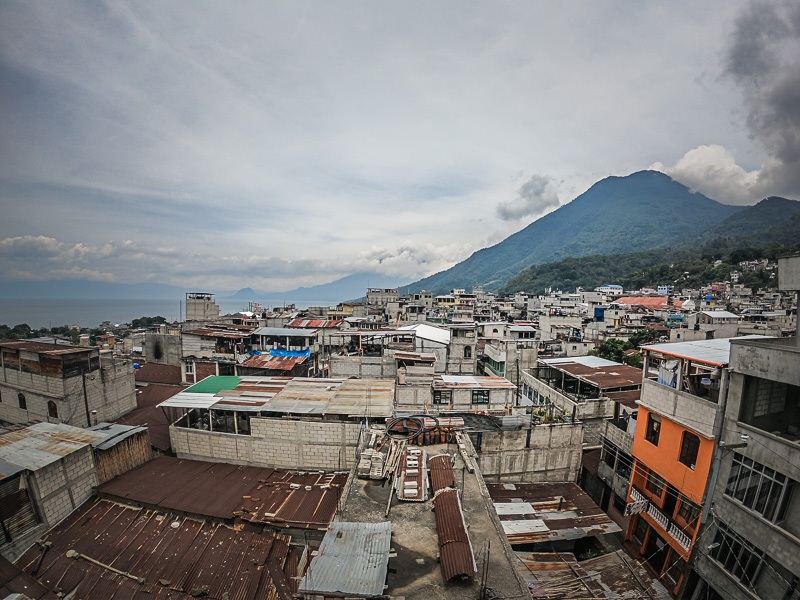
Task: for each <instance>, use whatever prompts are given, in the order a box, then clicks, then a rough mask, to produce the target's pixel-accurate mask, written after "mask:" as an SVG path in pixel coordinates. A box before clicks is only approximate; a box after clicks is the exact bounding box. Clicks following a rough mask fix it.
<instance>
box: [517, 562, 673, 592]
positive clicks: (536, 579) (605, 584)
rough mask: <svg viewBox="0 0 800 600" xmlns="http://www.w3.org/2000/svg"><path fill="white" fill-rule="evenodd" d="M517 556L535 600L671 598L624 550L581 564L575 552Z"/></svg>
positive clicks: (521, 573)
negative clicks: (544, 599) (627, 557)
mask: <svg viewBox="0 0 800 600" xmlns="http://www.w3.org/2000/svg"><path fill="white" fill-rule="evenodd" d="M515 554H516V555H517V558H518V559H519V560H518V561H516V562H515V563H514V564H516V566H517V571H518V572H519V574H520V576H521V577H522V578H523V580H525V582H526V583H527V584H528V587H529V589H530V591H531V594H532V596H533V597H534V598H548V599H549V600H573V599H574V598H608V599H612V598H613V599H618V598H643V599H648V600H668V599H669V598H670V595H669V592H668V591H667V589H666V588H665V587H664V586H663V585H661V583H659V581H658V580H656V579H654V578H653V576H652V575H651V574H650V572H649V571H648V570H647V569H646V568H645V567H644V566H643V565H642V564H640V563H639V562H638V561H635V560H631V559H626V558H625V554H624V551H622V550H618V551H617V552H609V553H608V554H603V555H601V556H598V557H595V558H590V559H588V560H584V561H581V562H578V561H577V559H576V558H575V555H574V554H572V553H571V552H560V553H555V552H516V553H515ZM642 584H644V586H643V585H642Z"/></svg>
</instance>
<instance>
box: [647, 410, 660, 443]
mask: <svg viewBox="0 0 800 600" xmlns="http://www.w3.org/2000/svg"><path fill="white" fill-rule="evenodd" d="M660 434H661V417H659V416H658V415H657V414H655V413H649V414H648V415H647V431H646V432H645V434H644V439H646V440H647V441H648V442H650V443H651V444H653V445H654V446H658V436H659V435H660Z"/></svg>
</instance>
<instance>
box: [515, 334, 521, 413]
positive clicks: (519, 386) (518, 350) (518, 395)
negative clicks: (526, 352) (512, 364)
mask: <svg viewBox="0 0 800 600" xmlns="http://www.w3.org/2000/svg"><path fill="white" fill-rule="evenodd" d="M516 354H517V360H516V362H517V408H519V402H520V396H522V386H521V385H520V380H519V355H520V349H519V342H517V344H516Z"/></svg>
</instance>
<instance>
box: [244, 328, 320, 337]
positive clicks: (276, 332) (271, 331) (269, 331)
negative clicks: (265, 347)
mask: <svg viewBox="0 0 800 600" xmlns="http://www.w3.org/2000/svg"><path fill="white" fill-rule="evenodd" d="M316 333H317V330H316V329H289V328H288V327H259V328H258V329H256V330H255V331H254V332H253V335H263V336H278V337H313V336H314V335H316Z"/></svg>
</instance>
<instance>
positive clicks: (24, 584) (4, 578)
mask: <svg viewBox="0 0 800 600" xmlns="http://www.w3.org/2000/svg"><path fill="white" fill-rule="evenodd" d="M15 594H22V595H21V596H16V595H15ZM0 598H19V599H20V600H24V599H25V598H30V599H31V600H58V596H56V595H55V594H54V593H53V592H51V591H50V590H48V589H47V588H46V587H44V586H43V585H41V584H40V583H39V582H38V581H36V580H35V579H34V578H33V577H31V576H30V575H28V574H27V573H23V572H22V571H21V570H20V569H19V568H18V567H16V566H15V565H13V564H12V563H10V562H8V560H7V559H6V558H5V557H3V556H0Z"/></svg>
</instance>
